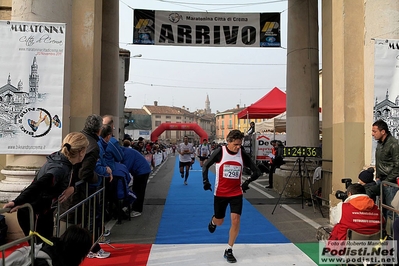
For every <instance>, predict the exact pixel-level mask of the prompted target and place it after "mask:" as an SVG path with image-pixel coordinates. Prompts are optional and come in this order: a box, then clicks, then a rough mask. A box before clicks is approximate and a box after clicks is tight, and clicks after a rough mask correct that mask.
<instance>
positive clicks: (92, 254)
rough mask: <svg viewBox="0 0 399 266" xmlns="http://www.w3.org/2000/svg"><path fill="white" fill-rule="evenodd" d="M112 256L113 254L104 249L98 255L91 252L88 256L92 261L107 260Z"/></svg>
mask: <svg viewBox="0 0 399 266" xmlns="http://www.w3.org/2000/svg"><path fill="white" fill-rule="evenodd" d="M110 255H111V252H106V251H104V250H103V249H100V250H99V251H98V252H97V253H94V252H92V251H90V252H89V254H87V257H88V258H90V259H93V258H98V259H105V258H108V257H109V256H110Z"/></svg>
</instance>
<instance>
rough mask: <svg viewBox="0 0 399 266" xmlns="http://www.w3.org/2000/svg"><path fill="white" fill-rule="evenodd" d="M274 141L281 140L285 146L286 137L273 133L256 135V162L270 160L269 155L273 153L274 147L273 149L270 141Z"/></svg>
mask: <svg viewBox="0 0 399 266" xmlns="http://www.w3.org/2000/svg"><path fill="white" fill-rule="evenodd" d="M272 140H281V142H282V143H283V144H284V146H285V142H286V135H285V134H278V135H275V134H273V133H267V134H256V135H255V151H256V157H255V160H257V161H268V160H270V157H269V154H271V153H272V147H273V146H272V145H271V144H270V141H272Z"/></svg>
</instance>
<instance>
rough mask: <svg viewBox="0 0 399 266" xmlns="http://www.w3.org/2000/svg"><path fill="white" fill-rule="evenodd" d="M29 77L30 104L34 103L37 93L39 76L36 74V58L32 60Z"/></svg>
mask: <svg viewBox="0 0 399 266" xmlns="http://www.w3.org/2000/svg"><path fill="white" fill-rule="evenodd" d="M30 69H31V71H30V75H29V101H30V102H31V103H34V102H36V99H37V96H38V92H39V74H38V73H37V69H38V65H37V62H36V56H35V57H34V58H33V63H32V65H31V66H30Z"/></svg>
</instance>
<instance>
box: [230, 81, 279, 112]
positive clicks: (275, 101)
mask: <svg viewBox="0 0 399 266" xmlns="http://www.w3.org/2000/svg"><path fill="white" fill-rule="evenodd" d="M285 99H286V95H285V92H283V91H281V90H280V89H279V88H277V87H274V88H273V89H272V90H271V91H269V92H268V93H267V94H266V95H265V96H263V97H262V98H261V99H259V100H258V101H256V102H255V103H253V104H251V105H250V106H248V107H247V108H245V109H243V110H242V111H241V112H239V113H238V119H244V118H246V119H255V118H273V117H275V116H276V115H279V114H281V113H283V112H285V109H286V100H285Z"/></svg>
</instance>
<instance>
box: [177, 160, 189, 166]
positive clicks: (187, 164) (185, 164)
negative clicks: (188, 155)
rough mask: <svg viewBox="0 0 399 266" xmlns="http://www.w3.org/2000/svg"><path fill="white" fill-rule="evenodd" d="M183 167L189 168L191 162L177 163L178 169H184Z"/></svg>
mask: <svg viewBox="0 0 399 266" xmlns="http://www.w3.org/2000/svg"><path fill="white" fill-rule="evenodd" d="M184 166H191V161H189V162H181V161H179V167H184Z"/></svg>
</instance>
